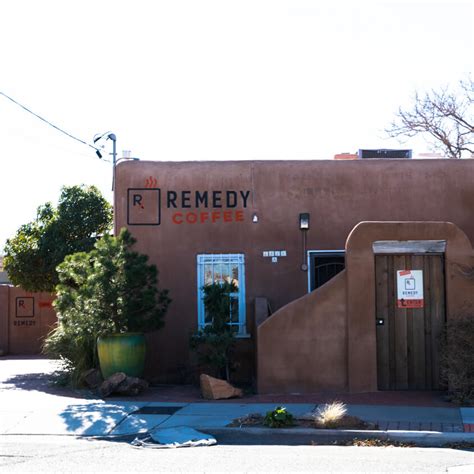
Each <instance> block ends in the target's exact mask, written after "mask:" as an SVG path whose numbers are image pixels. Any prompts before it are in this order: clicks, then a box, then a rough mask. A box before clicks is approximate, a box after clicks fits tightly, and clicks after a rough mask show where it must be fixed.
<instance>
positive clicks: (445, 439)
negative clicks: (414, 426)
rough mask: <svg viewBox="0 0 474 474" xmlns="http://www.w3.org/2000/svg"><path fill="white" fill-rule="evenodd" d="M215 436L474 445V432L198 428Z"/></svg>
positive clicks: (236, 440) (247, 440) (253, 440)
mask: <svg viewBox="0 0 474 474" xmlns="http://www.w3.org/2000/svg"><path fill="white" fill-rule="evenodd" d="M196 429H197V430H199V431H203V432H204V433H209V434H212V435H213V436H215V437H216V439H217V441H218V443H219V442H220V443H223V444H227V443H228V444H288V445H301V444H311V443H312V442H314V443H317V444H333V443H335V442H338V441H351V440H354V439H379V440H381V441H394V442H399V443H413V444H416V445H417V446H423V447H442V446H444V445H446V444H449V443H462V442H465V443H474V433H462V432H460V433H448V432H434V431H396V430H388V431H376V430H324V429H312V428H276V429H275V428H246V427H242V428H222V427H215V428H212V427H196Z"/></svg>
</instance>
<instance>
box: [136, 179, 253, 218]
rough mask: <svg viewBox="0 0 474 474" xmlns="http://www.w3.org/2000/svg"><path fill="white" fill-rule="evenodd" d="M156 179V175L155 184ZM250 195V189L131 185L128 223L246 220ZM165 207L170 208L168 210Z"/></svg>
mask: <svg viewBox="0 0 474 474" xmlns="http://www.w3.org/2000/svg"><path fill="white" fill-rule="evenodd" d="M156 182H157V181H156V179H155V180H154V181H153V183H152V184H156ZM249 198H250V191H249V190H220V189H217V190H216V189H213V190H170V189H162V188H149V187H146V188H129V189H128V205H127V223H128V225H161V224H165V223H170V224H175V225H181V224H218V223H228V222H243V221H244V220H245V217H244V210H245V209H246V208H247V206H248V204H249ZM162 208H163V209H165V210H167V211H168V212H167V213H166V214H165V213H164V212H162ZM164 214H165V218H164V219H163V215H164Z"/></svg>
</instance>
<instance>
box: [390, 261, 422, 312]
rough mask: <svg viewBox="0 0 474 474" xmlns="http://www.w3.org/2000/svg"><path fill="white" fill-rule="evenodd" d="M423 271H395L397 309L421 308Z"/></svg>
mask: <svg viewBox="0 0 474 474" xmlns="http://www.w3.org/2000/svg"><path fill="white" fill-rule="evenodd" d="M423 305H424V300H423V270H397V307H398V308H423Z"/></svg>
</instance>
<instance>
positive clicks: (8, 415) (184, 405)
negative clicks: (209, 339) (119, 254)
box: [0, 357, 474, 446]
mask: <svg viewBox="0 0 474 474" xmlns="http://www.w3.org/2000/svg"><path fill="white" fill-rule="evenodd" d="M39 361H40V362H38V363H36V365H35V362H34V360H32V359H30V360H29V361H28V363H27V364H26V366H25V364H24V365H23V366H22V365H21V364H20V363H19V359H17V358H16V359H15V358H5V357H3V358H0V402H1V403H0V434H1V435H9V436H14V435H61V436H76V437H97V438H130V439H133V437H135V436H136V435H137V434H140V433H146V432H148V431H150V430H152V429H155V428H170V427H177V426H188V427H192V428H195V429H198V430H200V431H203V432H205V433H209V434H212V435H214V436H215V437H216V439H217V441H218V443H219V442H225V443H228V444H233V443H241V444H268V441H269V440H270V439H271V440H274V441H273V443H275V444H278V443H282V444H307V443H308V440H311V441H313V442H320V443H331V442H334V441H336V440H343V439H344V440H347V439H351V438H355V437H356V438H359V439H367V438H379V439H385V440H394V441H399V442H412V443H415V444H418V445H424V446H442V445H445V444H448V443H462V442H468V443H474V432H472V431H473V427H474V408H469V407H419V406H416V407H414V406H399V405H398V406H392V405H354V404H350V405H348V406H347V407H348V414H349V415H354V416H357V417H359V418H360V419H362V420H364V421H367V422H371V423H376V424H377V425H378V429H377V430H372V431H367V430H360V431H358V430H322V429H315V428H287V429H278V430H275V429H272V428H256V427H245V426H243V427H233V428H231V427H228V425H229V424H230V423H231V422H232V421H233V420H235V419H236V418H241V417H243V416H245V415H248V414H253V413H260V414H262V415H264V414H265V413H266V412H267V411H270V410H273V409H274V408H275V406H276V405H277V404H276V403H246V402H245V400H235V401H234V402H228V403H215V402H204V401H202V402H190V403H188V402H173V401H166V402H163V401H160V400H147V401H136V400H132V401H130V400H125V399H124V400H118V399H115V398H114V399H106V400H103V399H100V398H95V397H93V396H92V395H91V393H90V392H84V393H81V392H77V393H73V394H71V393H65V392H61V391H55V390H45V389H44V385H41V384H37V385H38V386H35V385H34V384H31V383H30V384H28V382H27V380H26V379H25V378H23V379H22V375H23V376H26V375H31V373H34V371H35V370H36V373H38V370H49V371H51V367H52V365H51V364H52V362H51V361H46V362H45V360H44V359H42V360H41V359H40V360H39ZM45 364H49V365H48V366H47V368H45ZM19 381H22V383H19ZM42 383H43V384H44V380H43V382H42ZM40 385H41V386H40ZM284 406H286V408H287V409H288V410H289V411H290V412H291V413H292V414H293V415H294V416H295V417H300V416H304V415H306V416H308V415H309V414H311V413H312V412H314V411H315V410H316V409H317V408H318V405H317V404H312V403H287V404H284Z"/></svg>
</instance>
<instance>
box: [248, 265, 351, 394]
mask: <svg viewBox="0 0 474 474" xmlns="http://www.w3.org/2000/svg"><path fill="white" fill-rule="evenodd" d="M346 312H347V310H346V271H345V270H343V271H342V272H341V273H339V274H338V275H336V276H335V277H334V278H333V279H332V280H330V281H328V282H327V283H326V284H325V285H323V286H322V287H320V288H318V289H317V290H315V291H313V292H311V293H309V294H308V295H306V296H304V297H302V298H299V299H298V300H296V301H293V302H292V303H289V304H288V305H286V306H284V307H283V308H281V309H280V310H279V311H277V312H276V313H275V314H273V315H272V316H271V317H270V318H268V319H267V320H266V321H265V322H264V323H263V324H261V325H260V326H259V327H258V351H257V360H258V362H257V364H258V365H257V374H258V391H259V393H269V392H280V393H281V392H283V393H293V392H302V393H305V392H306V393H307V392H316V391H318V390H339V391H341V390H342V391H343V390H346V388H347V364H346V359H347V349H346V347H347V344H346V341H347V338H346Z"/></svg>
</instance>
